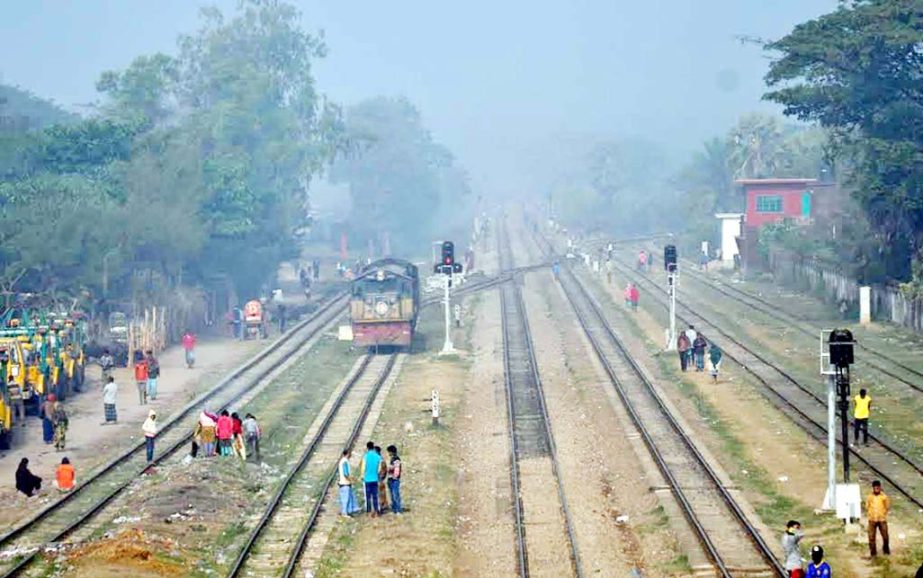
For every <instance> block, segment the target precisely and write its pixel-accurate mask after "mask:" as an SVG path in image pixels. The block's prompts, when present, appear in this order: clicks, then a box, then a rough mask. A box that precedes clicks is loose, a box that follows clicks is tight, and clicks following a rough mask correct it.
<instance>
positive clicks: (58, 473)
mask: <svg viewBox="0 0 923 578" xmlns="http://www.w3.org/2000/svg"><path fill="white" fill-rule="evenodd" d="M55 483H56V484H57V486H58V490H60V491H61V492H64V493H66V492H69V491H71V490H73V489H74V484H76V483H77V473H76V472H75V471H74V466H72V465H71V461H70V460H69V459H67V458H62V459H61V463H60V464H58V469H57V470H55Z"/></svg>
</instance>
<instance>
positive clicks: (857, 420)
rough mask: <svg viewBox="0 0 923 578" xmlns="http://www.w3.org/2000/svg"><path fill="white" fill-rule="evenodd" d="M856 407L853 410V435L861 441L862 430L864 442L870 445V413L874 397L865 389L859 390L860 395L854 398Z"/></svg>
mask: <svg viewBox="0 0 923 578" xmlns="http://www.w3.org/2000/svg"><path fill="white" fill-rule="evenodd" d="M853 402H854V403H855V404H856V409H855V410H854V411H853V437H855V438H856V444H858V443H859V432H862V436H863V443H864V444H865V445H869V414H870V411H871V408H872V398H871V397H870V396H869V395H868V392H867V391H866V390H864V389H860V390H859V395H857V396H855V397H854V398H853Z"/></svg>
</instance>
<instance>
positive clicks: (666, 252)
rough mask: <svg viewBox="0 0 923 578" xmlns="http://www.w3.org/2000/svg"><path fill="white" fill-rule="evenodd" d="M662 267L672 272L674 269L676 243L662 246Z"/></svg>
mask: <svg viewBox="0 0 923 578" xmlns="http://www.w3.org/2000/svg"><path fill="white" fill-rule="evenodd" d="M663 268H664V269H666V270H667V271H669V272H670V273H672V272H673V271H676V245H667V246H665V247H664V248H663Z"/></svg>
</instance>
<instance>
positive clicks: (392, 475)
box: [388, 445, 404, 514]
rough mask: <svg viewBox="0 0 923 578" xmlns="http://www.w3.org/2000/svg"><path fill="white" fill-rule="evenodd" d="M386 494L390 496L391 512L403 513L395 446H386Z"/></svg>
mask: <svg viewBox="0 0 923 578" xmlns="http://www.w3.org/2000/svg"><path fill="white" fill-rule="evenodd" d="M388 457H389V458H390V461H389V463H388V493H389V494H391V511H392V512H394V513H395V514H400V513H401V512H403V511H404V503H403V502H402V501H401V458H400V456H398V455H397V446H394V445H390V446H388Z"/></svg>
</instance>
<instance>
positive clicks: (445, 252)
mask: <svg viewBox="0 0 923 578" xmlns="http://www.w3.org/2000/svg"><path fill="white" fill-rule="evenodd" d="M433 269H434V272H435V273H436V274H442V276H443V288H444V289H445V296H444V298H443V307H444V309H445V342H444V343H443V344H442V352H441V353H442V354H447V353H454V352H455V346H454V345H453V343H452V336H451V331H452V299H451V295H450V289H451V288H452V276H453V274H455V273H461V272H462V266H461V263H456V262H455V243H453V242H452V241H443V242H442V259H441V260H440V261H439V263H438V264H437V265H436V266H435V267H434V268H433Z"/></svg>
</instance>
